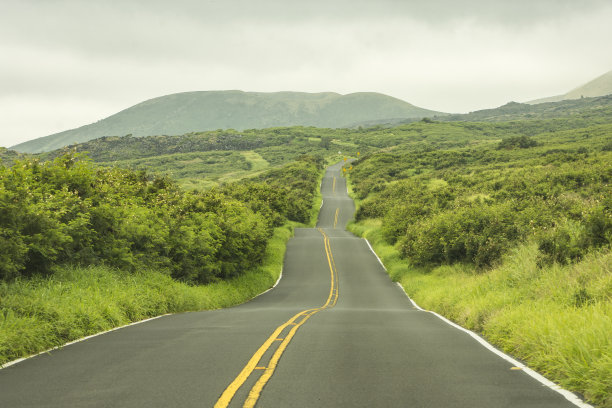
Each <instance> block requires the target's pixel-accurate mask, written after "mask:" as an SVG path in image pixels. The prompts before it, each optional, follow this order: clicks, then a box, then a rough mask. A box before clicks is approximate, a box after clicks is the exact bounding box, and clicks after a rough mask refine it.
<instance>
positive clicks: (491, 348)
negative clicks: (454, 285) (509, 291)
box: [364, 238, 594, 408]
mask: <svg viewBox="0 0 612 408" xmlns="http://www.w3.org/2000/svg"><path fill="white" fill-rule="evenodd" d="M364 239H365V241H366V242H367V244H368V247H370V251H372V253H373V254H374V256H375V257H376V259H378V262H380V264H381V265H382V267H383V268H384V269H385V271H386V270H387V268H385V265H384V264H383V263H382V261H381V260H380V258H379V257H378V255H377V254H376V252H374V249H372V245H370V242H369V241H368V240H367V239H366V238H364ZM396 284H397V286H399V287H400V289H401V290H402V292H404V294H405V295H406V297H407V298H408V300H410V302H411V303H412V305H413V306H414V307H415V308H416V309H418V310H420V311H423V312H427V313H431V314H433V315H435V316H436V317H438V318H439V319H440V320H442V321H443V322H445V323H448V324H449V325H451V326H453V327H454V328H456V329H458V330H461V331H463V332H465V333H467V334H469V335H470V336H472V338H474V339H475V340H476V341H477V342H479V343H480V344H481V345H482V346H484V347H485V348H486V349H487V350H489V351H491V352H493V353H495V354H496V355H497V356H499V357H501V358H503V359H504V360H506V361H508V362H509V363H511V364H513V365H514V366H515V367H520V368H521V371H523V372H525V373H526V374H527V375H529V376H530V377H532V378H533V379H535V380H536V381H538V382H540V383H541V384H542V385H545V386H546V387H548V388H550V389H551V390H553V391H556V392H558V393H559V394H561V395H563V396H564V397H565V399H566V400H568V401H569V402H571V403H572V404H574V405H576V406H577V407H580V408H594V407H593V406H592V405H589V404H587V403H586V402H584V401H582V400H581V399H580V398H578V396H576V395H575V394H574V393H572V392H570V391H568V390H566V389H564V388H561V386H559V385H557V384H555V383H554V382H552V381H550V380H549V379H548V378H546V377H544V376H543V375H541V374H539V373H537V372H535V371H534V370H532V369H531V368H529V367H527V366H526V365H525V364H523V363H521V362H519V361H517V360H515V359H514V358H512V357H510V356H509V355H507V354H505V353H504V352H503V351H501V350H499V349H497V348H495V346H493V345H492V344H491V343H489V342H488V341H486V340H485V339H483V338H482V337H481V336H479V335H478V334H476V333H474V332H473V331H470V330H468V329H466V328H464V327H461V326H459V325H458V324H457V323H454V322H451V321H450V320H448V319H447V318H446V317H444V316H441V315H439V314H438V313H436V312H432V311H430V310H425V309H423V308H422V307H420V306H419V305H418V304H417V303H416V302H415V301H414V300H412V298H411V297H410V296H408V293H406V290H405V289H404V287H403V286H402V285H401V284H400V283H399V282H396Z"/></svg>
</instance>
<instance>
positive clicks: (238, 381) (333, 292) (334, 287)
mask: <svg viewBox="0 0 612 408" xmlns="http://www.w3.org/2000/svg"><path fill="white" fill-rule="evenodd" d="M335 181H336V178H335V177H334V188H335ZM319 232H320V233H321V235H323V242H324V246H325V254H326V256H327V263H328V265H329V270H330V274H331V284H330V289H329V296H328V297H327V301H326V302H325V303H324V304H323V306H321V307H318V308H316V309H307V310H303V311H301V312H300V313H298V314H296V315H295V316H293V317H292V318H291V319H289V320H288V321H286V322H285V323H283V324H282V325H280V326H278V327H277V328H276V330H274V332H273V333H272V334H271V335H270V337H268V339H267V340H266V341H265V342H264V343H263V344H262V345H261V347H259V349H258V350H257V351H256V352H255V354H253V356H252V357H251V359H250V360H249V361H248V362H247V364H246V366H245V367H244V368H243V369H242V371H241V372H240V373H239V374H238V376H237V377H236V378H235V379H234V381H232V382H231V384H230V385H228V387H227V388H226V389H225V391H223V394H221V397H219V400H217V403H216V404H215V408H226V407H227V406H229V404H230V402H231V401H232V398H234V395H236V392H237V391H238V389H239V388H240V387H241V386H242V385H243V384H244V383H245V381H246V380H247V379H248V378H249V376H250V375H251V373H252V372H253V370H265V371H264V373H263V374H262V375H261V377H260V378H259V379H258V380H257V382H256V383H255V385H254V386H253V388H251V390H250V392H249V395H248V397H247V399H246V400H245V402H244V405H243V407H254V406H255V404H256V403H257V400H258V399H259V395H260V394H261V391H262V390H263V387H264V386H265V385H266V383H267V382H268V380H269V379H270V378H271V377H272V374H274V370H275V369H276V366H277V364H278V361H279V360H280V358H281V356H282V355H283V353H284V351H285V349H286V348H287V346H288V345H289V342H290V341H291V339H292V338H293V336H294V335H295V333H296V332H297V330H298V329H299V328H300V326H302V325H303V324H304V323H306V321H307V320H308V319H309V318H310V317H311V316H312V315H314V314H315V313H318V312H320V311H321V310H324V309H326V308H328V307H333V306H334V305H335V304H336V302H337V301H338V295H339V291H338V273H337V272H336V263H335V262H334V257H333V255H332V253H331V246H330V244H329V238H328V236H327V234H325V232H324V231H323V230H322V229H320V228H319ZM300 317H303V319H302V320H301V321H300V322H296V320H297V319H299V318H300ZM288 326H293V327H292V328H291V330H290V331H289V333H288V334H287V335H286V336H285V338H284V339H281V338H279V337H278V336H279V334H280V333H281V332H282V331H283V330H284V329H285V328H286V327H288ZM275 341H282V342H281V344H280V345H279V346H278V349H276V351H275V352H274V354H273V355H272V358H271V359H270V362H269V363H268V367H261V366H258V365H257V364H258V363H259V361H260V360H261V358H262V357H263V355H264V354H265V352H266V351H267V350H268V349H269V348H270V346H271V345H272V343H273V342H275Z"/></svg>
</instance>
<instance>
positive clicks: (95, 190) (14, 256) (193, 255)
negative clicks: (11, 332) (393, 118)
mask: <svg viewBox="0 0 612 408" xmlns="http://www.w3.org/2000/svg"><path fill="white" fill-rule="evenodd" d="M321 168H322V166H321V163H320V161H317V160H316V159H313V158H310V157H303V158H302V160H300V161H297V162H294V163H292V164H289V165H287V166H285V167H284V168H282V169H279V170H274V171H273V172H270V173H269V174H266V175H262V176H260V181H259V183H258V182H256V181H250V182H248V183H243V184H239V185H227V186H225V187H224V188H219V189H212V190H209V191H206V192H198V191H193V192H189V193H186V192H184V191H182V190H180V189H179V188H178V187H177V186H176V184H175V183H174V182H172V181H171V180H170V179H168V178H166V177H160V176H154V177H148V176H147V174H146V172H142V171H141V172H134V171H130V170H121V169H118V168H96V167H94V166H93V165H91V164H90V163H89V162H87V161H85V160H79V156H75V155H65V156H61V157H59V158H57V159H55V160H54V161H53V162H46V163H40V162H39V161H38V160H36V159H32V160H26V161H21V162H17V163H16V164H15V165H14V166H13V167H11V168H4V167H3V168H0V211H1V215H2V217H1V218H0V220H1V221H0V228H1V234H0V240H1V243H2V245H1V246H0V279H13V278H15V277H19V276H32V275H35V274H48V273H50V272H51V271H52V267H53V266H54V265H59V264H63V263H67V262H70V263H73V264H82V265H91V264H104V265H110V266H114V267H117V268H121V269H127V270H136V269H140V268H154V269H160V270H165V271H166V272H167V273H169V274H170V275H172V276H173V277H174V278H177V279H181V280H185V281H191V282H200V283H206V282H211V281H215V280H217V279H227V278H230V277H234V276H236V275H237V274H239V273H240V271H244V270H247V269H250V268H252V267H254V266H255V265H257V264H259V263H260V261H261V259H262V256H263V253H264V251H265V247H266V242H267V239H268V238H269V237H270V236H271V234H272V229H273V228H274V227H278V226H280V225H282V224H283V223H284V222H286V221H287V220H294V221H298V222H307V221H308V219H309V217H310V208H311V206H312V202H313V198H314V195H315V190H316V188H317V180H318V175H319V173H320V170H321Z"/></svg>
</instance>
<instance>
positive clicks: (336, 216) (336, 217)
mask: <svg viewBox="0 0 612 408" xmlns="http://www.w3.org/2000/svg"><path fill="white" fill-rule="evenodd" d="M339 212H340V208H336V215H335V216H334V228H336V225H337V224H338V213H339Z"/></svg>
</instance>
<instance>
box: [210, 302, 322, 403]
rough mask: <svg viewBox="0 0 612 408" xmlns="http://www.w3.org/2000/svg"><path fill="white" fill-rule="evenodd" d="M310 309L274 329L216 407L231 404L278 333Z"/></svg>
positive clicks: (222, 395)
mask: <svg viewBox="0 0 612 408" xmlns="http://www.w3.org/2000/svg"><path fill="white" fill-rule="evenodd" d="M309 311H310V310H304V311H302V312H300V313H298V314H296V315H295V316H293V317H292V318H291V319H289V320H288V321H287V322H285V323H284V324H282V325H280V326H278V327H277V328H276V330H274V333H272V335H271V336H270V337H268V339H267V340H266V341H265V342H264V344H262V345H261V347H259V349H258V350H257V351H256V352H255V354H253V357H251V359H250V360H249V361H248V363H247V364H246V366H244V368H243V369H242V371H241V372H240V373H239V374H238V376H237V377H236V378H235V379H234V381H232V383H231V384H230V385H228V386H227V388H226V389H225V391H224V392H223V394H221V397H219V400H218V401H217V403H216V404H215V408H225V407H227V406H228V405H229V403H230V401H231V400H232V398H233V397H234V395H235V394H236V391H238V389H239V388H240V387H241V386H242V384H244V382H245V381H246V380H247V378H249V376H250V375H251V373H252V372H253V370H254V369H255V367H257V363H259V360H261V358H262V357H263V355H264V353H265V352H266V351H267V350H268V349H269V348H270V346H271V345H272V343H273V342H274V340H275V339H277V338H278V335H279V334H280V333H281V332H282V331H283V330H284V329H285V327H287V326H289V325H290V324H292V323H293V322H294V321H295V320H296V319H297V318H298V317H300V316H301V315H303V314H305V313H307V312H309Z"/></svg>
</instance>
